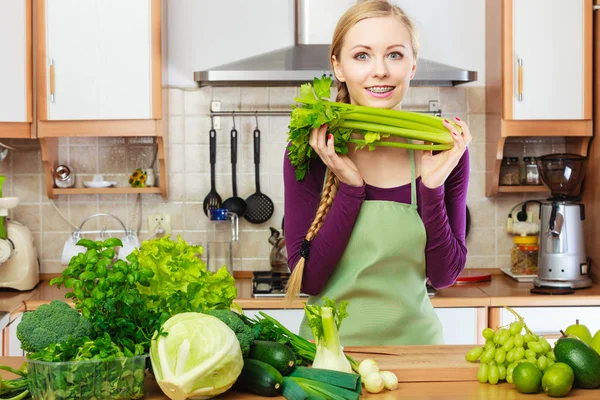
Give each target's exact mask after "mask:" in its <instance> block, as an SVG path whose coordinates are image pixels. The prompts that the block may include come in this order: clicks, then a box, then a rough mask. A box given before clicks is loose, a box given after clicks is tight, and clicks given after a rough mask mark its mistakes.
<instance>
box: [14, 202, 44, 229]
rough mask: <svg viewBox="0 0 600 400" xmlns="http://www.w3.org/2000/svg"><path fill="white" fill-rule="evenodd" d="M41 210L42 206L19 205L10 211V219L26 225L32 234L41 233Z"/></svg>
mask: <svg viewBox="0 0 600 400" xmlns="http://www.w3.org/2000/svg"><path fill="white" fill-rule="evenodd" d="M41 209H42V207H41V206H40V205H37V204H34V205H19V206H17V207H15V208H13V209H12V210H10V214H9V215H10V217H11V218H12V219H13V220H15V221H17V222H20V223H22V224H23V225H25V226H26V227H28V228H29V230H30V231H32V232H39V231H41V226H42V224H41Z"/></svg>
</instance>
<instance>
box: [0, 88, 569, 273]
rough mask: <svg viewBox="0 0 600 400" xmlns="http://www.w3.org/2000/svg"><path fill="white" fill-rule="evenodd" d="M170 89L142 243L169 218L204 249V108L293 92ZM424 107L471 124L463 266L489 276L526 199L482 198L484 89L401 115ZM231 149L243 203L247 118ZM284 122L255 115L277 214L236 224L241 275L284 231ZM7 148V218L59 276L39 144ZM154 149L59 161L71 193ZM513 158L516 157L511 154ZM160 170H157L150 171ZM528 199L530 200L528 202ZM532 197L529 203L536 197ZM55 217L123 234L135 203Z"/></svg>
mask: <svg viewBox="0 0 600 400" xmlns="http://www.w3.org/2000/svg"><path fill="white" fill-rule="evenodd" d="M165 90H167V91H168V99H169V104H168V110H169V129H168V133H167V137H168V141H167V151H168V160H167V166H168V167H167V169H168V174H169V176H168V181H169V197H170V198H169V200H164V199H162V198H161V197H160V196H159V195H143V196H142V219H141V231H140V237H141V239H144V238H146V237H148V232H147V216H148V215H149V214H150V213H153V212H166V213H170V214H171V216H172V226H173V235H177V234H181V235H182V236H183V237H184V238H185V239H186V240H188V241H191V242H195V243H203V242H204V241H205V239H206V234H207V231H208V230H210V229H212V225H211V223H210V222H209V221H208V219H207V218H206V216H205V215H204V213H203V211H202V203H203V200H204V197H205V196H206V194H207V193H208V191H209V186H210V165H209V160H208V132H209V130H210V127H211V121H210V117H209V109H210V102H211V100H218V101H220V102H221V109H222V110H289V105H290V104H291V103H292V101H293V98H294V96H295V94H296V89H295V88H210V87H209V88H201V89H194V90H182V89H174V88H171V89H165ZM429 100H439V102H440V107H441V109H442V110H443V113H444V116H445V117H449V118H453V117H455V116H458V117H459V118H461V119H463V120H466V121H468V123H469V126H470V128H471V131H472V134H473V142H472V143H471V145H470V146H469V147H470V154H471V181H470V186H469V193H468V205H469V208H470V211H471V216H472V225H471V231H470V234H469V237H468V240H467V245H468V249H469V257H468V264H467V267H471V268H489V267H499V266H502V265H506V264H507V263H508V262H509V249H510V247H511V246H512V243H511V240H510V237H509V236H508V235H506V233H505V231H504V226H505V217H506V215H507V213H508V210H509V209H510V208H511V207H512V206H514V205H515V204H516V203H518V202H520V201H522V200H523V199H525V198H526V196H525V195H523V194H513V195H501V196H499V197H497V198H491V199H489V198H486V197H485V158H484V157H485V145H486V139H485V114H484V113H485V90H484V87H460V86H459V87H454V88H412V89H410V90H409V92H408V94H407V98H406V99H405V102H404V105H403V107H404V108H405V109H407V110H425V109H426V108H427V105H428V102H429ZM232 123H233V121H232V118H230V117H222V118H221V129H220V130H218V132H217V164H216V172H217V179H216V189H217V191H218V192H219V194H220V195H221V197H222V198H223V199H226V198H228V197H229V196H231V191H232V190H231V164H230V155H229V131H230V129H231V127H232ZM235 124H236V128H237V130H238V132H239V141H238V165H237V175H238V195H239V196H240V197H242V198H246V197H248V196H249V195H251V194H252V193H254V192H255V187H254V164H253V152H252V131H253V130H254V128H255V125H256V121H255V118H254V116H250V117H239V116H238V117H236V119H235ZM287 124H288V118H287V117H258V127H259V129H260V130H261V132H262V138H261V139H262V140H261V151H262V154H261V170H260V171H261V174H260V179H261V182H260V183H261V191H262V192H263V193H265V194H266V195H268V196H269V197H270V198H271V199H272V200H273V202H274V204H275V213H274V215H273V217H272V218H271V219H270V220H269V221H268V222H266V223H264V224H261V225H252V224H250V223H248V222H247V221H246V220H245V219H242V220H241V223H240V231H241V233H240V246H239V248H238V249H237V250H236V251H235V257H236V260H235V262H234V264H235V267H236V269H238V270H261V269H262V270H264V269H268V268H269V264H268V256H269V251H270V248H271V246H270V245H269V243H268V241H267V240H268V238H269V236H270V231H269V227H270V226H273V227H276V228H280V227H281V220H282V217H283V180H282V162H283V155H284V150H285V144H286V132H287ZM7 143H8V144H11V145H13V146H16V147H19V148H26V149H29V151H10V152H9V157H7V159H6V160H4V161H3V162H0V173H2V174H4V175H5V176H6V177H7V181H6V183H5V190H4V194H5V196H18V197H20V199H21V203H20V205H19V206H18V207H17V208H16V209H14V210H12V211H11V213H10V215H11V217H12V218H14V219H15V220H17V221H20V222H22V223H24V224H25V225H27V226H28V227H29V228H30V229H31V230H32V232H33V235H34V238H35V242H36V246H37V250H38V254H39V255H40V261H41V268H42V272H43V273H56V272H60V271H61V270H62V268H63V267H62V266H61V265H60V257H61V252H62V247H63V244H64V242H65V240H66V239H67V237H68V235H69V234H70V232H72V229H73V228H72V227H71V226H70V225H69V223H67V222H66V221H65V220H64V219H63V218H62V217H61V216H60V215H59V214H58V212H57V211H56V210H55V208H54V206H53V204H52V203H51V202H50V200H49V199H48V198H47V196H46V193H45V192H44V190H43V188H44V176H43V172H42V161H41V154H40V150H39V144H38V142H37V141H33V140H30V141H25V140H12V141H8V142H7ZM560 146H561V144H560V143H559V142H556V143H554V142H544V143H531V142H529V141H527V142H517V143H514V144H511V145H510V146H508V148H509V152H511V151H512V152H515V153H516V154H514V155H519V156H522V155H523V153H525V155H537V154H542V153H544V152H549V151H548V150H551V151H554V150H560ZM153 151H154V150H153V146H152V142H151V141H148V140H147V139H134V140H132V139H122V138H68V139H63V140H61V142H60V146H59V162H61V163H66V164H68V165H70V166H71V167H72V168H73V169H74V171H75V172H76V173H77V177H76V178H77V182H78V183H77V185H78V186H81V182H82V181H83V180H87V179H90V178H91V177H92V176H93V174H95V173H100V174H103V175H104V176H105V178H110V179H113V180H117V181H118V182H119V183H121V184H124V183H125V182H126V181H127V178H128V176H129V174H130V173H131V172H133V170H135V168H138V167H148V166H149V164H150V162H151V159H152V155H153ZM508 155H513V154H508ZM157 164H158V163H157ZM529 197H531V196H529ZM533 197H536V196H533ZM55 204H56V206H57V207H58V209H59V210H60V211H61V212H62V213H63V214H64V215H65V216H66V217H67V218H68V219H69V220H70V221H71V222H72V223H73V224H75V225H79V224H80V223H81V222H83V220H84V219H85V218H87V217H88V216H90V215H91V214H93V213H97V212H108V213H113V214H115V215H117V216H118V217H119V218H121V219H122V220H123V221H124V222H125V224H126V225H127V226H128V227H132V228H135V229H137V227H138V223H139V218H138V216H139V214H138V212H137V208H136V196H135V195H109V196H107V195H103V196H98V195H84V196H82V195H78V196H75V195H73V196H60V197H59V198H58V199H57V200H56V201H55ZM104 226H106V227H107V228H109V229H117V225H116V224H114V223H113V222H112V221H111V220H110V219H95V220H92V221H90V222H89V223H88V224H86V226H85V228H86V229H100V228H102V227H104Z"/></svg>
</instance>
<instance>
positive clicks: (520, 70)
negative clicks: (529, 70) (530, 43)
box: [517, 58, 523, 101]
mask: <svg viewBox="0 0 600 400" xmlns="http://www.w3.org/2000/svg"><path fill="white" fill-rule="evenodd" d="M517 65H518V66H519V101H523V59H522V58H519V59H517Z"/></svg>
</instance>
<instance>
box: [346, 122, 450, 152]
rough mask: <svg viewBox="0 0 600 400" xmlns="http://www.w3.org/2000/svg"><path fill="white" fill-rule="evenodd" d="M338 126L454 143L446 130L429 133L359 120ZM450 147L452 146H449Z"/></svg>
mask: <svg viewBox="0 0 600 400" xmlns="http://www.w3.org/2000/svg"><path fill="white" fill-rule="evenodd" d="M338 127H340V128H348V129H356V130H362V131H366V132H377V133H385V134H389V135H394V136H400V137H404V138H407V139H415V140H422V141H424V142H434V143H439V144H451V143H454V140H453V139H452V136H450V132H448V131H446V134H443V133H431V132H423V131H415V130H411V129H404V128H398V127H395V126H389V125H382V124H374V123H371V122H359V121H342V122H341V123H340V124H339V125H338ZM450 147H452V146H450Z"/></svg>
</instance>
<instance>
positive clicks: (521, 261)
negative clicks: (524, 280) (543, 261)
mask: <svg viewBox="0 0 600 400" xmlns="http://www.w3.org/2000/svg"><path fill="white" fill-rule="evenodd" d="M513 242H514V246H513V247H512V249H511V251H510V270H511V272H512V273H513V274H517V275H537V271H538V253H539V246H538V238H537V236H515V237H514V238H513Z"/></svg>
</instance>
